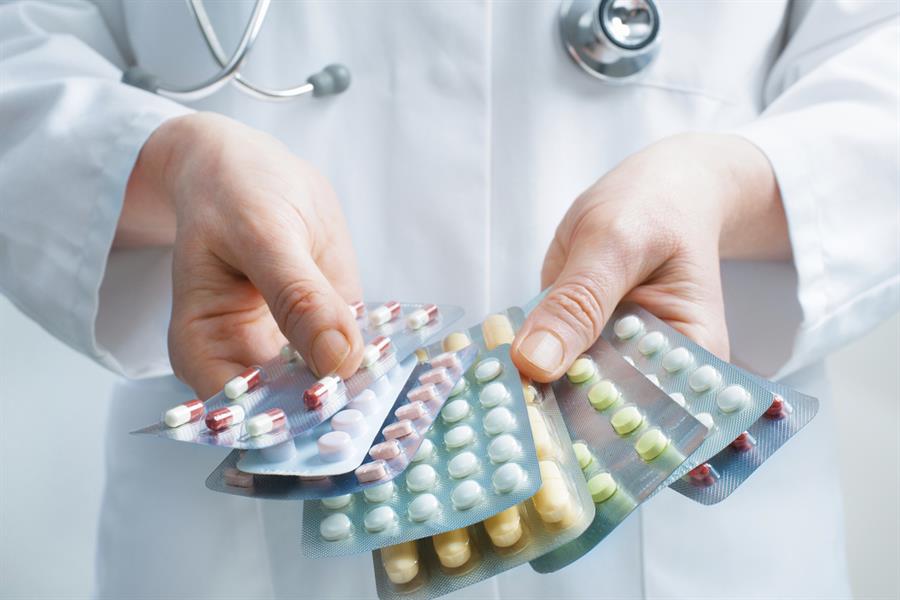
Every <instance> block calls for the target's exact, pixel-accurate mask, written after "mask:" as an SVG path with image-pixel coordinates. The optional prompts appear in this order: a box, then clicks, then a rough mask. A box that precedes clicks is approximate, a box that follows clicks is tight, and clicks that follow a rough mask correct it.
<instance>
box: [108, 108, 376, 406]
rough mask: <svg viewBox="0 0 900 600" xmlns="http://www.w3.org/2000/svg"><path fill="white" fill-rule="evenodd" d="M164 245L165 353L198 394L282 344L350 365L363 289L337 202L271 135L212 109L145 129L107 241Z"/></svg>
mask: <svg viewBox="0 0 900 600" xmlns="http://www.w3.org/2000/svg"><path fill="white" fill-rule="evenodd" d="M147 223H150V224H153V225H154V227H148V226H147ZM139 224H143V226H141V225H139ZM169 238H171V239H169ZM167 242H171V243H174V247H175V250H174V265H173V299H172V318H171V322H170V326H169V355H170V358H171V361H172V367H173V368H174V371H175V374H176V375H177V376H178V377H179V378H180V379H182V380H183V381H185V382H186V383H187V384H188V385H190V386H191V387H192V388H193V389H194V390H195V391H196V392H197V393H198V394H199V395H200V397H201V398H206V397H209V396H211V395H213V394H214V393H216V392H217V391H218V390H220V389H221V387H222V385H223V384H224V383H225V381H227V380H228V379H229V378H231V377H233V376H234V375H236V374H238V373H239V372H240V371H242V370H243V369H244V368H245V367H246V366H248V365H253V364H259V363H260V362H262V361H264V360H266V359H269V358H271V357H272V356H274V355H276V354H277V353H278V350H279V349H280V348H281V347H282V346H283V345H284V344H285V343H287V340H290V342H291V344H293V345H294V347H295V348H296V349H297V350H298V351H299V352H300V354H301V355H302V356H303V358H304V359H305V360H306V361H307V363H308V364H309V366H310V367H311V368H312V369H313V370H314V371H316V372H317V373H318V374H320V375H325V374H328V373H332V372H336V373H338V374H339V375H341V376H343V377H346V376H349V375H350V374H352V373H353V372H354V371H355V370H356V368H357V367H358V366H359V363H360V361H361V357H362V351H363V342H362V338H361V336H360V334H359V330H358V328H357V326H356V323H355V322H354V319H353V318H352V317H351V316H350V311H349V310H348V309H347V303H348V302H349V301H354V300H359V299H360V298H361V296H362V294H361V290H360V284H359V275H358V272H357V267H356V262H355V258H354V253H353V249H352V246H351V243H350V237H349V234H348V232H347V228H346V225H345V222H344V217H343V215H342V213H341V209H340V206H339V204H338V201H337V198H336V196H335V193H334V191H333V190H332V189H331V187H330V186H329V185H328V183H327V182H326V181H325V179H324V178H323V177H322V176H321V175H320V174H318V173H317V172H316V171H315V170H314V169H313V168H311V167H310V166H309V165H307V164H306V163H304V162H303V161H301V160H299V159H298V158H297V157H295V156H294V155H292V154H291V153H290V152H289V151H288V150H287V148H285V147H284V146H283V145H282V144H280V143H279V142H277V141H276V140H275V139H274V138H272V137H270V136H268V135H265V134H263V133H260V132H258V131H256V130H253V129H251V128H249V127H246V126H244V125H241V124H239V123H237V122H235V121H232V120H230V119H227V118H224V117H220V116H215V115H210V114H195V115H190V116H186V117H180V118H177V119H173V120H171V121H168V122H166V123H164V124H163V125H162V126H161V127H160V128H159V129H158V130H157V131H156V132H154V134H153V135H152V136H151V137H150V139H149V140H148V141H147V143H146V144H145V145H144V148H143V149H142V151H141V155H140V158H139V159H138V162H137V164H136V166H135V169H134V171H133V173H132V177H131V180H130V181H129V184H128V191H127V193H126V201H125V209H124V210H123V215H122V218H121V219H120V224H119V230H118V232H117V244H119V245H124V244H129V243H130V244H135V243H139V244H147V243H167ZM285 338H286V339H285Z"/></svg>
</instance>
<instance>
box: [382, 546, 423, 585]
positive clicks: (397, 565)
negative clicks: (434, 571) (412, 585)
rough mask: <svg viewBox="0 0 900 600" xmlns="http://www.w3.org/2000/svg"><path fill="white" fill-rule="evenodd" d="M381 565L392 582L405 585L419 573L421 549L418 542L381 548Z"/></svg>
mask: <svg viewBox="0 0 900 600" xmlns="http://www.w3.org/2000/svg"><path fill="white" fill-rule="evenodd" d="M381 566H382V567H384V572H385V574H386V575H387V577H388V579H390V580H391V583H394V584H397V585H403V584H404V583H409V582H410V581H412V580H413V579H415V577H416V575H418V574H419V550H418V548H416V542H415V541H412V542H403V543H402V544H397V545H396V546H388V547H386V548H382V549H381Z"/></svg>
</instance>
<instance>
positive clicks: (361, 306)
mask: <svg viewBox="0 0 900 600" xmlns="http://www.w3.org/2000/svg"><path fill="white" fill-rule="evenodd" d="M347 308H349V309H350V314H351V315H353V318H354V319H359V318H361V317H362V316H363V315H364V314H366V303H365V302H362V301H360V302H351V303H350V304H348V305H347Z"/></svg>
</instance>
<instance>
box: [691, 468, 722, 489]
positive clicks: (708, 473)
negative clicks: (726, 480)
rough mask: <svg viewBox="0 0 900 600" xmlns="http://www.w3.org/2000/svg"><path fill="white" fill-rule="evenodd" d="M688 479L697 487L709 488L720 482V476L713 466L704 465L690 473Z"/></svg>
mask: <svg viewBox="0 0 900 600" xmlns="http://www.w3.org/2000/svg"><path fill="white" fill-rule="evenodd" d="M688 479H689V480H690V482H691V483H693V484H694V485H696V486H700V487H709V486H711V485H713V484H714V483H715V482H716V481H718V479H719V474H718V473H717V472H716V470H715V469H714V468H713V466H712V465H711V464H709V463H703V464H702V465H700V466H698V467H695V468H694V469H692V470H691V471H690V472H689V473H688Z"/></svg>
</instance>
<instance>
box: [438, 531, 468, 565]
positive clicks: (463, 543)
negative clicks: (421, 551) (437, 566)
mask: <svg viewBox="0 0 900 600" xmlns="http://www.w3.org/2000/svg"><path fill="white" fill-rule="evenodd" d="M431 543H432V544H434V553H435V554H437V557H438V560H439V561H441V564H442V565H444V566H445V567H447V568H448V569H455V568H456V567H461V566H463V565H464V564H466V563H467V562H468V561H469V558H471V557H472V550H471V548H470V547H469V532H468V530H467V529H466V528H465V527H463V528H462V529H453V530H451V531H445V532H444V533H439V534H437V535H436V536H434V537H432V538H431Z"/></svg>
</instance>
